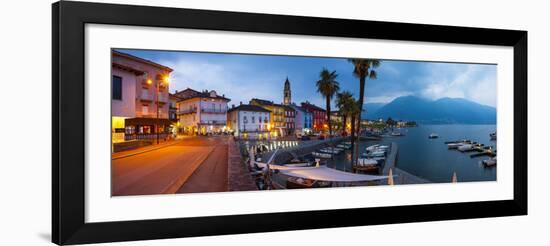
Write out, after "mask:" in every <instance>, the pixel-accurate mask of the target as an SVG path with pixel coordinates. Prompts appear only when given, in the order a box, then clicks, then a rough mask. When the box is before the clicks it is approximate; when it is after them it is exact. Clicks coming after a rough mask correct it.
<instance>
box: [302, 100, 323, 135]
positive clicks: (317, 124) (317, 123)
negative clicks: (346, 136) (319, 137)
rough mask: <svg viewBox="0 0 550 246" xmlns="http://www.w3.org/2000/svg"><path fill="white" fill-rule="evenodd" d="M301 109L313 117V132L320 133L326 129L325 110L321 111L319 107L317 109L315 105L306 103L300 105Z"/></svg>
mask: <svg viewBox="0 0 550 246" xmlns="http://www.w3.org/2000/svg"><path fill="white" fill-rule="evenodd" d="M301 106H302V108H304V109H305V110H307V111H308V112H311V114H312V117H313V127H312V128H313V131H314V132H321V131H323V130H328V129H326V128H327V127H328V125H327V118H326V117H327V116H326V110H324V109H322V108H321V107H318V106H317V105H315V104H312V103H310V102H308V101H306V102H303V103H302V104H301Z"/></svg>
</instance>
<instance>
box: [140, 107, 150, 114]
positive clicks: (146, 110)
mask: <svg viewBox="0 0 550 246" xmlns="http://www.w3.org/2000/svg"><path fill="white" fill-rule="evenodd" d="M141 113H142V114H143V115H148V114H149V106H148V105H143V106H141Z"/></svg>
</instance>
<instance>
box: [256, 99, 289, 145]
mask: <svg viewBox="0 0 550 246" xmlns="http://www.w3.org/2000/svg"><path fill="white" fill-rule="evenodd" d="M250 105H256V106H260V107H262V108H265V109H267V110H269V111H270V113H269V123H270V124H269V126H270V131H271V135H272V136H274V137H277V136H284V133H285V132H286V123H285V106H284V105H281V104H276V103H273V101H267V100H262V99H258V98H252V100H250Z"/></svg>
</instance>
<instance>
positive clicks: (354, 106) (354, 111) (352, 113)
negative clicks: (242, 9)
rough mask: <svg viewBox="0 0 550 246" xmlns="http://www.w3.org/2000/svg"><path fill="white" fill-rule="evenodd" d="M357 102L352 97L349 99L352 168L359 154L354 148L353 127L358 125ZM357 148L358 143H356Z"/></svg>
mask: <svg viewBox="0 0 550 246" xmlns="http://www.w3.org/2000/svg"><path fill="white" fill-rule="evenodd" d="M359 112H360V111H359V102H358V101H357V100H355V99H354V98H353V97H352V98H351V99H350V104H349V111H348V113H349V115H350V116H351V150H352V151H351V160H352V163H351V164H352V166H353V165H354V162H353V161H355V162H357V161H356V158H355V157H357V158H358V157H359V153H358V150H357V149H356V148H355V146H356V145H355V133H356V132H355V127H356V126H357V125H358V124H357V115H359ZM357 146H359V143H357Z"/></svg>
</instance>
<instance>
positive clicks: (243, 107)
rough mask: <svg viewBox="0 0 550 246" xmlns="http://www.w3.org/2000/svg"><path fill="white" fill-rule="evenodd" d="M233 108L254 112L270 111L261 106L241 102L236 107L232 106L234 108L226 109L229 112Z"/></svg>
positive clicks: (233, 109)
mask: <svg viewBox="0 0 550 246" xmlns="http://www.w3.org/2000/svg"><path fill="white" fill-rule="evenodd" d="M235 110H241V111H256V112H267V113H269V112H271V111H269V110H267V109H265V108H262V107H260V106H256V105H250V104H241V105H239V106H237V107H234V108H230V109H229V110H228V111H229V112H231V111H235Z"/></svg>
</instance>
